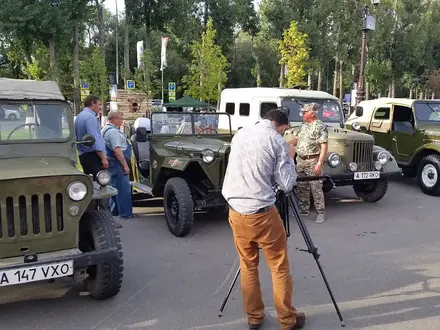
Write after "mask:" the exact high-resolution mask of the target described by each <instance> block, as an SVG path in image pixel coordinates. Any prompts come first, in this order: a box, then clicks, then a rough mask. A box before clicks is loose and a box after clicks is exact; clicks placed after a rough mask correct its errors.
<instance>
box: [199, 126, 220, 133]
mask: <svg viewBox="0 0 440 330" xmlns="http://www.w3.org/2000/svg"><path fill="white" fill-rule="evenodd" d="M207 130H209V131H211V132H214V133H215V134H218V132H217V131H216V130H215V129H213V128H212V127H205V128H202V129H201V130H200V131H199V132H198V133H197V134H202V132H204V131H207Z"/></svg>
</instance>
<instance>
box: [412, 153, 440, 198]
mask: <svg viewBox="0 0 440 330" xmlns="http://www.w3.org/2000/svg"><path fill="white" fill-rule="evenodd" d="M417 180H418V181H419V187H420V189H421V190H422V191H423V192H424V193H425V194H427V195H430V196H440V156H439V155H436V154H432V155H429V156H426V157H425V158H423V159H422V160H421V161H420V165H419V168H418V171H417Z"/></svg>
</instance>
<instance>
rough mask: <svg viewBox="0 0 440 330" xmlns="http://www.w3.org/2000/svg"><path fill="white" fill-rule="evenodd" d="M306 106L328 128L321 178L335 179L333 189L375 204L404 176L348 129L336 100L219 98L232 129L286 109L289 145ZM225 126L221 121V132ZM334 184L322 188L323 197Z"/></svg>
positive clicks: (316, 95)
mask: <svg viewBox="0 0 440 330" xmlns="http://www.w3.org/2000/svg"><path fill="white" fill-rule="evenodd" d="M305 103H317V104H319V105H320V107H319V110H318V118H319V119H320V120H321V121H322V122H323V123H324V124H325V125H326V126H327V127H328V153H327V157H326V162H325V164H324V166H323V175H325V176H329V177H331V179H332V180H333V182H334V184H335V186H353V189H354V191H355V193H356V195H357V196H358V197H360V198H361V199H362V200H364V201H366V202H377V201H378V200H380V199H382V198H383V197H384V196H385V194H386V192H387V189H388V178H389V177H390V176H400V174H401V173H400V169H399V168H398V166H397V163H396V161H395V159H394V157H393V156H392V155H391V154H390V153H389V152H388V151H386V150H385V149H384V148H382V147H380V146H377V145H375V144H374V138H373V137H372V136H370V135H368V134H363V133H359V132H352V131H350V130H347V129H345V128H344V121H345V116H344V113H343V111H342V109H341V106H340V104H339V100H338V98H336V97H334V96H333V95H331V94H328V93H326V92H321V91H311V90H299V89H284V88H265V87H256V88H236V89H233V88H231V89H225V90H223V91H222V94H221V101H220V111H224V112H227V113H229V114H230V116H231V121H232V127H233V129H235V130H236V129H239V128H240V127H244V126H246V125H253V124H255V123H256V122H257V121H258V120H261V119H262V118H263V117H264V115H265V114H266V113H267V112H268V111H269V110H272V109H275V108H277V107H283V109H285V111H286V113H288V116H289V122H290V126H291V129H289V130H287V131H286V134H285V139H286V140H287V141H290V140H291V139H292V138H293V133H294V131H295V130H297V129H298V128H299V127H300V126H301V124H302V122H303V120H302V117H301V112H300V108H301V106H302V105H303V104H305ZM225 125H226V126H227V122H224V123H223V122H222V121H221V120H220V123H219V126H220V127H219V128H220V129H222V128H223V127H224V126H225ZM332 188H334V187H333V184H332V183H331V182H330V181H329V180H325V181H324V183H323V190H324V192H328V191H330V190H331V189H332Z"/></svg>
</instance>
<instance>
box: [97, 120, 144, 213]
mask: <svg viewBox="0 0 440 330" xmlns="http://www.w3.org/2000/svg"><path fill="white" fill-rule="evenodd" d="M107 119H108V122H107V124H106V125H105V126H104V127H103V129H102V136H103V137H104V142H105V155H106V157H107V160H108V163H109V168H108V170H109V172H110V173H111V175H112V185H113V186H114V187H115V188H116V189H118V194H117V195H116V196H115V197H113V198H112V199H111V201H110V210H111V211H112V213H113V214H114V215H115V214H116V213H119V217H120V218H122V219H129V218H137V215H135V214H133V203H132V199H131V185H130V177H129V174H130V166H129V164H130V159H131V152H132V148H131V144H130V142H129V141H128V139H127V138H126V136H125V135H124V133H122V132H121V130H120V127H121V125H122V123H123V122H124V117H123V114H122V113H121V112H119V111H110V112H109V114H108V116H107ZM116 209H117V211H116Z"/></svg>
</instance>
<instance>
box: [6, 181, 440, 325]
mask: <svg viewBox="0 0 440 330" xmlns="http://www.w3.org/2000/svg"><path fill="white" fill-rule="evenodd" d="M326 200H327V218H328V219H327V222H325V223H324V224H316V223H315V222H314V215H315V213H314V212H312V213H311V216H310V217H309V218H306V219H305V223H306V225H307V227H308V229H309V232H310V235H311V237H312V239H313V241H314V243H315V245H316V246H317V247H318V248H319V253H320V254H321V258H320V261H321V264H322V266H323V267H324V271H325V273H326V275H327V278H328V280H329V283H330V286H331V288H332V290H333V293H334V295H335V298H336V300H337V302H338V304H339V308H340V310H341V312H342V315H343V317H344V320H345V323H346V326H345V329H370V330H376V329H399V330H402V329H425V330H426V329H439V324H440V313H439V312H438V311H439V305H440V280H439V278H440V239H439V237H440V204H439V201H440V199H439V198H435V197H430V196H426V195H424V194H423V193H422V192H421V191H420V190H419V188H418V187H417V185H416V184H415V183H414V182H413V181H412V180H408V179H405V178H402V180H400V181H399V182H392V183H390V187H389V191H388V193H387V195H386V196H385V198H384V199H383V200H381V201H380V202H378V203H375V204H367V203H362V202H360V201H359V200H358V199H357V198H356V196H355V194H354V193H353V191H352V189H351V188H350V187H344V188H338V189H337V190H335V191H332V192H331V193H329V194H328V195H327V198H326ZM147 206H148V207H142V208H136V212H137V213H139V214H142V217H141V218H139V219H134V220H130V221H126V222H124V223H123V225H124V227H123V228H122V229H121V234H122V240H123V245H124V263H125V270H124V282H123V288H122V290H121V292H120V294H119V295H118V296H116V297H115V298H113V299H111V300H106V301H94V300H92V299H91V298H89V297H87V296H86V295H85V294H84V293H83V292H82V286H81V285H72V282H71V281H69V280H65V279H63V280H59V281H56V282H55V283H39V284H31V285H26V286H14V287H6V288H2V289H1V295H0V303H1V308H0V329H11V330H15V329H39V330H43V329H63V330H70V329H97V330H98V329H99V330H110V329H118V330H122V329H148V330H150V329H151V330H153V329H155V330H167V329H169V330H179V329H182V330H196V329H218V330H222V329H225V330H236V329H237V330H239V329H248V328H247V321H246V318H245V316H244V314H243V312H242V304H241V294H240V284H239V282H237V284H236V286H235V289H234V291H233V292H232V294H231V297H230V299H229V301H228V303H227V305H226V308H225V310H224V313H223V317H222V318H219V317H218V316H217V313H218V310H219V308H220V305H221V302H222V300H223V298H224V296H225V294H226V292H227V290H228V287H229V285H230V283H231V281H232V278H233V275H234V273H235V271H236V269H237V262H238V260H237V254H236V251H235V248H234V246H233V241H232V235H231V230H230V227H229V224H228V221H227V219H226V218H218V217H217V218H212V217H207V216H206V215H204V214H200V215H198V216H197V218H196V223H195V226H194V228H193V230H192V232H191V233H190V234H189V235H188V236H187V237H184V238H177V237H174V236H173V235H172V234H171V233H170V232H169V231H168V229H167V227H166V224H165V220H164V218H163V209H162V208H161V207H160V206H161V201H160V200H159V201H150V202H148V204H147ZM288 244H289V249H290V251H289V252H290V255H289V256H290V261H291V268H292V274H293V276H294V296H293V302H294V305H295V306H296V307H297V309H298V310H299V311H304V312H305V313H306V326H305V328H304V329H310V330H312V329H314V330H333V329H342V328H341V325H340V322H339V319H338V317H337V314H336V312H335V310H334V307H333V305H332V302H331V299H330V296H329V295H328V293H327V290H326V288H325V285H324V282H323V280H322V278H321V276H320V274H319V271H318V268H317V266H316V263H315V261H314V259H313V257H312V255H311V254H308V253H305V252H300V251H297V250H296V248H305V244H304V240H303V238H302V236H301V234H300V232H299V230H298V228H297V225H296V223H295V221H294V220H292V222H291V237H290V238H289V241H288ZM260 269H261V271H260V279H261V287H262V291H263V296H264V302H265V304H266V320H265V323H264V326H263V327H262V329H278V326H277V322H276V312H275V311H274V308H273V302H272V284H271V278H270V273H269V271H268V269H267V266H266V264H265V261H264V258H263V256H262V255H261V258H260Z"/></svg>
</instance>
